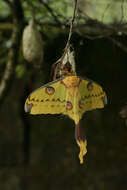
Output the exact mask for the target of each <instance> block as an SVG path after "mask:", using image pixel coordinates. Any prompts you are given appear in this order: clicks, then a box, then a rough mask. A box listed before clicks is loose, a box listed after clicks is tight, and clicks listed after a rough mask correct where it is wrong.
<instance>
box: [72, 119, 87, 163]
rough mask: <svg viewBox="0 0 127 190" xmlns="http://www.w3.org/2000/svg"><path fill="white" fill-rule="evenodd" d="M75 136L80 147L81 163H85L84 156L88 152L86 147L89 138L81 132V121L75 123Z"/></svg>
mask: <svg viewBox="0 0 127 190" xmlns="http://www.w3.org/2000/svg"><path fill="white" fill-rule="evenodd" d="M75 138H76V142H77V144H78V146H79V148H80V152H79V160H80V164H83V157H84V156H85V155H86V153H87V148H86V147H87V140H86V139H85V138H84V137H83V135H82V133H81V129H80V127H79V122H78V123H77V124H76V125H75Z"/></svg>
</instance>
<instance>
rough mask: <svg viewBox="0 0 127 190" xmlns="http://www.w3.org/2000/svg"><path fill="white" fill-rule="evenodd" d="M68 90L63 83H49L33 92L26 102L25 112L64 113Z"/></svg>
mask: <svg viewBox="0 0 127 190" xmlns="http://www.w3.org/2000/svg"><path fill="white" fill-rule="evenodd" d="M65 102H66V88H65V86H64V85H61V81H60V80H59V81H54V82H51V83H48V84H46V85H44V86H42V87H41V88H39V89H37V90H35V91H34V92H32V93H31V94H30V95H29V96H28V98H27V100H26V102H25V106H24V107H25V111H26V112H29V113H30V114H60V113H64V112H65V110H66V108H65Z"/></svg>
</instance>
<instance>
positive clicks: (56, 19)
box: [40, 0, 61, 24]
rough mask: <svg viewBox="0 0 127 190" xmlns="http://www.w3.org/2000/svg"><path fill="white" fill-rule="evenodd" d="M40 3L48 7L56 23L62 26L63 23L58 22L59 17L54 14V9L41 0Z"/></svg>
mask: <svg viewBox="0 0 127 190" xmlns="http://www.w3.org/2000/svg"><path fill="white" fill-rule="evenodd" d="M40 2H41V3H42V4H43V5H44V6H45V7H46V9H47V10H48V11H49V12H50V14H51V16H52V17H53V18H54V21H55V22H56V23H58V24H61V22H60V21H59V20H58V18H57V16H56V15H55V14H54V12H53V10H52V8H51V7H50V6H49V5H48V4H47V3H46V2H44V1H43V0H40Z"/></svg>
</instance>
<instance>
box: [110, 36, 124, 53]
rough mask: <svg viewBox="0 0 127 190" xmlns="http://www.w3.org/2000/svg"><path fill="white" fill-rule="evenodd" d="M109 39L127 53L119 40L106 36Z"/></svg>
mask: <svg viewBox="0 0 127 190" xmlns="http://www.w3.org/2000/svg"><path fill="white" fill-rule="evenodd" d="M107 38H108V39H109V40H110V41H112V42H113V43H114V44H115V45H116V46H118V47H119V48H120V49H122V50H123V51H124V52H126V53H127V47H126V46H124V45H123V44H122V43H121V42H120V41H118V40H115V39H114V38H112V37H107Z"/></svg>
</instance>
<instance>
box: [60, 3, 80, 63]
mask: <svg viewBox="0 0 127 190" xmlns="http://www.w3.org/2000/svg"><path fill="white" fill-rule="evenodd" d="M74 2H75V3H74V12H73V16H72V19H71V23H70V30H69V35H68V40H67V43H66V46H65V49H64V53H63V55H62V57H61V61H62V60H63V58H64V56H65V54H66V53H67V51H68V48H69V46H70V39H71V36H72V29H73V24H74V20H75V15H76V9H77V0H74Z"/></svg>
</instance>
